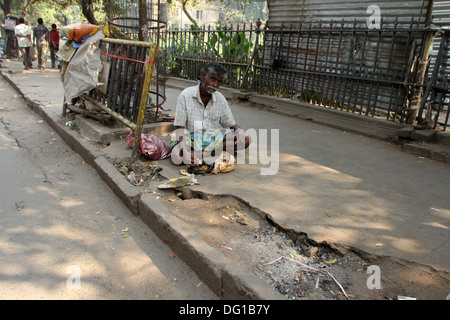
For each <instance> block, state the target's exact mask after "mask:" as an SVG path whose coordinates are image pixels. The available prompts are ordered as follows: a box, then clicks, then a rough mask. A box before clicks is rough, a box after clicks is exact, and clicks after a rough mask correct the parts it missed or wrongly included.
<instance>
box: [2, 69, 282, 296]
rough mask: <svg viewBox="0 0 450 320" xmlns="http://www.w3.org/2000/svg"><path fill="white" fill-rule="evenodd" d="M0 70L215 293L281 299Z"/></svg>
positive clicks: (25, 98) (69, 144) (274, 291)
mask: <svg viewBox="0 0 450 320" xmlns="http://www.w3.org/2000/svg"><path fill="white" fill-rule="evenodd" d="M2 75H3V77H4V78H5V79H6V80H7V81H8V83H10V84H11V85H12V86H13V87H14V88H15V89H16V91H17V92H18V93H19V94H20V95H21V96H22V97H23V98H24V100H25V101H26V103H27V104H28V105H29V106H30V107H31V108H32V109H33V110H34V111H36V112H37V113H38V114H39V115H40V116H41V117H42V118H43V119H44V121H46V122H47V123H48V124H49V125H50V127H52V129H53V130H55V132H56V133H57V134H58V135H59V136H60V137H61V139H63V141H64V142H65V143H66V144H67V145H68V146H69V147H70V148H71V149H73V150H74V151H75V152H76V153H78V154H79V155H80V156H81V157H82V158H83V159H84V160H85V161H86V163H88V164H89V165H90V166H92V167H93V168H94V169H95V170H96V171H97V173H98V174H99V175H100V176H101V178H102V179H103V180H104V181H105V182H106V184H107V185H108V186H109V187H110V188H111V190H112V191H113V192H114V193H115V194H116V195H117V196H118V197H119V199H121V201H123V203H124V204H125V205H126V206H127V207H128V208H129V209H130V211H131V212H132V213H133V214H134V215H136V216H138V217H139V218H140V219H141V220H142V221H143V222H144V223H145V224H146V225H147V226H148V227H149V228H150V229H151V230H152V231H153V232H155V234H156V235H157V236H158V237H159V238H160V239H161V240H162V241H164V242H166V243H167V244H168V245H169V246H170V247H171V248H172V249H173V250H174V252H175V253H176V254H177V256H179V257H180V258H181V259H182V260H183V261H184V262H185V263H186V264H187V265H188V266H189V267H190V268H191V269H192V270H193V271H194V272H195V273H196V274H197V275H198V276H199V278H200V279H202V280H203V281H204V282H205V284H206V285H208V287H209V288H210V289H211V290H212V291H213V292H214V293H215V294H217V295H218V296H219V297H220V298H222V299H227V300H285V299H286V298H285V297H284V296H283V295H281V294H280V293H279V292H277V291H276V290H275V289H274V288H273V287H271V286H268V285H267V284H266V283H265V282H264V281H263V280H261V279H260V278H259V277H257V276H256V275H255V274H254V273H252V272H250V271H249V270H247V269H245V268H243V267H241V266H239V265H236V264H233V263H231V262H230V261H229V260H228V259H227V258H226V257H225V256H224V255H223V254H222V253H221V252H219V251H218V250H216V249H214V248H212V247H211V246H209V245H208V244H207V243H206V242H205V241H204V239H203V238H202V237H201V236H200V234H198V233H197V232H195V231H194V230H193V229H192V228H191V227H190V226H189V225H188V224H186V223H185V222H183V221H182V220H180V219H178V218H177V217H176V216H175V215H173V214H171V213H170V211H169V210H168V209H167V208H166V207H165V206H164V205H162V204H161V203H160V202H159V201H158V200H157V199H156V198H155V197H154V196H153V195H152V194H140V192H139V190H138V188H137V187H135V186H133V185H131V184H130V183H129V182H128V181H127V180H126V179H125V178H124V177H123V175H122V174H121V173H120V172H119V171H118V170H117V169H116V168H115V167H114V166H113V165H112V164H111V163H110V162H109V161H108V160H107V159H106V157H105V155H104V153H103V152H102V151H101V150H99V149H97V148H95V147H94V146H92V145H91V144H89V143H86V142H85V141H83V138H82V137H81V136H80V134H79V133H78V132H75V131H72V130H70V129H69V128H68V127H66V126H65V125H63V124H61V123H60V122H61V121H60V120H61V119H56V117H55V116H54V115H53V116H52V115H51V114H49V113H47V112H46V110H45V106H41V105H39V104H38V103H36V102H34V101H32V100H31V99H30V98H29V97H28V96H27V95H25V94H24V93H23V92H22V91H21V90H20V88H19V87H18V86H17V85H16V84H15V83H14V82H13V81H12V80H11V79H10V78H9V77H8V76H7V75H4V74H3V73H2ZM58 120H59V121H58Z"/></svg>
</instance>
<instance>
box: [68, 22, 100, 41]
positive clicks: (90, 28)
mask: <svg viewBox="0 0 450 320" xmlns="http://www.w3.org/2000/svg"><path fill="white" fill-rule="evenodd" d="M100 29H103V27H101V26H97V25H95V24H88V23H81V24H70V25H68V26H65V27H62V28H61V29H60V30H59V33H60V35H61V37H64V38H67V39H69V40H72V41H75V42H81V41H82V40H83V38H84V37H85V36H88V35H91V34H93V33H95V32H96V31H98V30H100Z"/></svg>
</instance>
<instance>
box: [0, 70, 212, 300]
mask: <svg viewBox="0 0 450 320" xmlns="http://www.w3.org/2000/svg"><path fill="white" fill-rule="evenodd" d="M0 96H1V97H2V99H1V100H0V176H1V177H2V178H1V184H0V256H1V259H0V288H1V290H0V299H11V300H22V299H45V300H47V299H48V300H51V299H91V300H97V299H160V300H169V299H170V300H172V299H186V300H189V299H195V300H209V299H211V300H215V299H217V297H216V296H215V295H214V294H213V293H212V292H211V291H210V289H209V288H208V287H207V286H206V285H205V284H203V283H202V282H201V281H200V280H199V278H198V277H197V275H196V274H194V273H193V272H192V271H191V269H189V267H187V266H186V265H185V264H184V263H183V262H182V261H181V260H180V259H179V258H178V257H177V256H176V255H173V253H172V251H171V249H170V248H169V247H168V246H166V245H165V244H164V243H162V242H161V241H160V240H159V239H158V238H157V237H156V236H155V235H154V234H153V233H152V232H151V230H149V228H148V227H147V226H145V225H144V223H143V222H142V221H140V220H139V219H138V218H136V217H135V216H133V214H132V213H131V212H130V211H129V210H128V208H127V207H126V206H124V204H123V203H122V202H121V201H120V200H119V199H118V198H117V196H115V195H114V194H113V192H112V191H111V189H110V188H109V187H108V186H107V185H106V184H105V183H104V182H103V180H102V179H101V178H100V177H99V176H98V175H97V173H96V172H95V170H94V169H92V168H91V167H90V166H89V165H87V164H86V163H84V161H83V159H82V158H81V157H80V156H79V155H78V154H76V153H75V152H73V151H72V150H71V149H70V148H69V147H67V146H66V145H65V144H64V142H63V141H62V140H61V139H60V138H59V136H58V135H57V134H55V133H54V132H53V131H52V129H51V128H50V127H49V126H48V125H47V124H46V123H45V122H44V121H42V120H41V119H40V117H39V116H38V115H37V114H36V113H34V112H33V111H32V110H31V109H30V108H29V107H28V106H27V105H26V103H25V101H24V100H22V98H21V97H20V96H19V95H18V94H17V92H16V91H15V90H14V89H13V88H12V87H11V86H10V85H9V84H8V83H7V82H6V81H5V80H4V79H3V78H2V77H0Z"/></svg>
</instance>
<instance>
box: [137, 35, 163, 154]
mask: <svg viewBox="0 0 450 320" xmlns="http://www.w3.org/2000/svg"><path fill="white" fill-rule="evenodd" d="M158 48H159V46H158V44H157V43H155V44H153V45H152V47H151V48H150V51H149V57H148V59H147V65H146V69H145V78H144V84H143V88H142V94H141V99H140V103H139V111H138V117H137V121H136V130H135V131H134V142H133V151H132V154H131V162H132V163H133V162H135V161H136V160H137V159H138V157H139V146H140V143H141V134H142V129H143V123H144V116H145V109H146V107H147V100H148V93H149V90H150V84H151V81H152V74H153V69H154V67H155V61H156V55H157V52H158Z"/></svg>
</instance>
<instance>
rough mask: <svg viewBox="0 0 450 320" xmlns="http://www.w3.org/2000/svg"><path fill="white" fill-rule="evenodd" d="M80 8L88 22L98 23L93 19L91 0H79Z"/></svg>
mask: <svg viewBox="0 0 450 320" xmlns="http://www.w3.org/2000/svg"><path fill="white" fill-rule="evenodd" d="M81 9H82V10H83V15H84V16H85V17H86V19H87V20H88V22H89V23H90V24H96V25H98V21H97V19H95V15H94V4H93V3H92V0H81Z"/></svg>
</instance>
